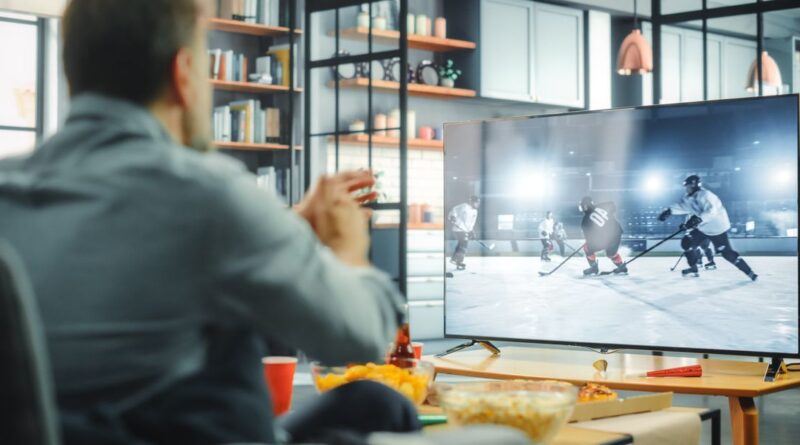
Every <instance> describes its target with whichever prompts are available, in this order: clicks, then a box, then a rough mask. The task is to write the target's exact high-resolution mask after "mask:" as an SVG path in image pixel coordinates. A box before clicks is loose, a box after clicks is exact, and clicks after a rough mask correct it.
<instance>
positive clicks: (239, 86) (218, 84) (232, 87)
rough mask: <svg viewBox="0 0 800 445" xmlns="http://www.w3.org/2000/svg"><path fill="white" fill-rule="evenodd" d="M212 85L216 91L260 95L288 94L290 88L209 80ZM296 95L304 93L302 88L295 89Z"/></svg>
mask: <svg viewBox="0 0 800 445" xmlns="http://www.w3.org/2000/svg"><path fill="white" fill-rule="evenodd" d="M209 81H210V82H211V85H212V86H213V87H214V89H216V90H221V91H238V92H241V93H259V94H276V93H288V92H289V87H287V86H285V85H271V84H261V83H253V82H232V81H228V80H214V79H211V80H209ZM294 92H295V93H302V92H303V89H302V88H295V89H294Z"/></svg>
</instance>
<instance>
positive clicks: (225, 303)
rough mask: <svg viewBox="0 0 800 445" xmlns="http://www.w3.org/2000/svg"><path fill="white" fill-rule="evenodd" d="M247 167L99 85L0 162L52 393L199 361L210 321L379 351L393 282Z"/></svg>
mask: <svg viewBox="0 0 800 445" xmlns="http://www.w3.org/2000/svg"><path fill="white" fill-rule="evenodd" d="M255 182H256V181H255V178H254V177H253V176H252V175H250V174H249V173H248V172H246V171H245V169H244V168H243V167H242V165H241V164H240V163H238V162H236V161H234V160H232V159H231V158H229V157H226V156H224V155H221V154H217V153H208V154H202V153H198V152H195V151H192V150H190V149H187V148H185V147H183V146H180V145H177V144H176V143H175V142H174V141H173V140H172V139H171V138H170V137H169V135H168V134H167V133H166V131H165V129H164V128H163V127H162V126H161V125H160V123H159V122H158V121H157V120H156V119H155V118H154V116H153V115H152V114H150V113H149V112H148V111H147V110H146V109H144V108H140V107H138V106H135V105H133V104H131V103H128V102H124V101H120V100H115V99H110V98H107V97H102V96H99V95H83V96H79V97H76V98H74V100H73V101H72V103H71V112H70V115H69V118H68V120H67V122H66V124H65V126H64V128H63V129H62V130H61V131H60V132H59V133H58V134H56V135H55V136H54V137H53V138H51V139H50V140H49V141H47V142H45V143H44V144H43V145H42V146H41V147H39V149H38V150H36V151H35V152H34V153H33V154H32V155H31V156H30V157H27V158H21V159H12V160H6V161H3V162H0V238H6V239H7V240H8V241H10V243H11V244H12V245H13V246H14V247H15V248H16V250H18V252H19V253H20V255H21V257H22V258H23V260H24V262H25V265H26V268H27V270H28V273H29V275H30V278H31V281H32V282H33V287H34V291H35V293H36V295H37V299H38V301H39V307H40V309H41V312H42V317H43V321H44V325H45V329H46V334H47V341H48V347H49V350H50V354H51V357H52V359H51V363H52V366H53V372H54V376H55V381H56V387H57V391H58V393H59V396H81V395H89V394H91V395H92V396H91V397H95V398H97V400H95V402H97V403H103V404H108V405H110V406H116V407H117V408H119V409H124V407H125V406H126V405H131V404H135V403H137V401H140V400H142V399H144V398H146V397H149V396H150V395H152V394H153V393H155V392H158V391H159V390H160V389H161V388H165V387H167V386H169V385H170V384H171V383H172V382H175V381H177V380H178V379H181V378H182V377H185V376H188V375H191V374H193V373H196V372H198V370H199V369H200V368H201V367H202V366H203V361H204V358H205V354H206V351H207V341H208V339H207V338H205V337H204V330H205V328H207V327H209V326H212V327H213V326H222V327H225V326H231V327H249V328H253V329H255V330H257V331H258V332H260V333H262V334H264V335H267V336H271V337H273V338H275V339H278V340H280V342H281V343H282V344H284V345H287V346H292V347H296V348H299V349H302V350H303V351H305V352H306V353H307V354H308V355H310V356H311V357H313V358H316V359H320V360H323V361H327V362H330V363H344V362H348V361H366V360H375V359H379V358H380V357H381V356H382V355H383V353H384V351H385V349H386V347H387V346H388V344H389V342H390V341H391V338H392V335H393V334H394V332H395V329H396V327H397V323H398V321H399V319H400V314H401V308H402V306H401V298H400V296H399V294H398V293H397V291H396V290H395V286H394V285H393V283H392V282H391V281H390V280H389V278H388V277H387V276H386V275H385V274H383V273H381V272H379V271H377V270H376V269H372V268H361V269H358V268H353V267H349V266H347V265H345V264H344V263H342V262H340V261H339V260H338V259H337V258H336V257H335V256H334V255H333V254H332V253H331V252H330V251H329V250H328V249H327V248H326V247H324V246H322V245H321V244H320V242H319V241H318V239H317V238H316V236H315V234H314V233H313V232H312V230H311V229H310V227H309V225H308V224H307V223H306V222H305V220H303V219H302V218H300V217H299V216H297V215H296V214H295V213H294V212H292V211H291V210H288V209H287V208H286V207H285V205H284V204H283V203H281V202H280V201H278V200H277V199H276V198H274V197H271V196H270V195H268V194H267V193H264V192H263V191H261V190H259V189H258V188H257V187H256V185H255ZM121 387H124V388H127V389H131V388H133V391H126V393H125V395H124V396H118V395H116V394H117V391H115V389H116V388H121Z"/></svg>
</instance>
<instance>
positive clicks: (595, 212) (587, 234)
mask: <svg viewBox="0 0 800 445" xmlns="http://www.w3.org/2000/svg"><path fill="white" fill-rule="evenodd" d="M578 210H580V211H581V212H583V221H581V229H583V236H584V238H586V243H585V244H584V245H583V251H584V252H585V253H586V260H587V261H588V262H589V268H588V269H585V270H584V271H583V275H584V276H588V275H597V274H598V273H600V268H599V267H598V265H597V255H596V254H597V252H600V251H603V250H604V251H605V252H606V256H607V257H608V258H610V259H611V261H612V262H613V263H614V265H615V266H617V267H616V268H614V271H613V272H614V274H627V273H628V267H627V266H626V265H625V262H624V261H622V255H620V254H619V245H620V242H621V240H622V226H621V225H620V224H619V221H617V216H616V213H617V206H616V205H615V204H614V203H613V202H601V203H599V204H595V203H594V201H593V200H592V198H591V197H590V196H586V197H584V198H583V199H581V202H580V204H579V205H578Z"/></svg>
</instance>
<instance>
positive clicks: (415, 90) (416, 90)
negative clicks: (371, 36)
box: [328, 77, 476, 99]
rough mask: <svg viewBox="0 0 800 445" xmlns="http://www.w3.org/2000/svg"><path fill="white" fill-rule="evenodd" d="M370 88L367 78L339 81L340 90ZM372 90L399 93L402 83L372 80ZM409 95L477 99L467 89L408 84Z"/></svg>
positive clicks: (473, 93) (332, 82) (330, 84)
mask: <svg viewBox="0 0 800 445" xmlns="http://www.w3.org/2000/svg"><path fill="white" fill-rule="evenodd" d="M328 86H330V87H334V86H335V82H334V81H330V82H328ZM368 86H369V79H367V78H366V77H357V78H355V79H342V80H340V81H339V87H340V88H365V89H366V88H367V87H368ZM372 88H373V89H374V90H376V91H398V90H400V82H394V81H390V80H376V79H373V80H372ZM408 95H409V96H418V97H430V98H436V99H463V98H470V97H475V96H476V93H475V90H468V89H466V88H448V87H440V86H435V85H423V84H419V83H409V84H408Z"/></svg>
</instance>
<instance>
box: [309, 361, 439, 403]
mask: <svg viewBox="0 0 800 445" xmlns="http://www.w3.org/2000/svg"><path fill="white" fill-rule="evenodd" d="M433 374H434V367H433V365H432V364H430V363H428V362H423V361H420V360H415V359H409V360H408V363H407V366H404V367H398V366H395V365H388V364H387V365H381V364H375V363H366V364H351V365H347V366H325V365H322V364H320V363H318V362H311V376H312V377H313V379H314V386H316V388H317V391H319V392H321V393H322V392H326V391H330V390H331V389H333V388H336V387H339V386H341V385H344V384H345V383H350V382H354V381H357V380H373V381H376V382H379V383H383V384H384V385H387V386H389V387H391V388H394V389H395V390H396V391H398V392H399V393H400V394H403V395H404V396H406V397H408V398H409V399H410V400H411V401H412V402H414V403H415V404H417V405H421V404H422V402H424V401H425V397H427V395H428V388H429V387H430V384H431V382H432V381H433Z"/></svg>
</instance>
